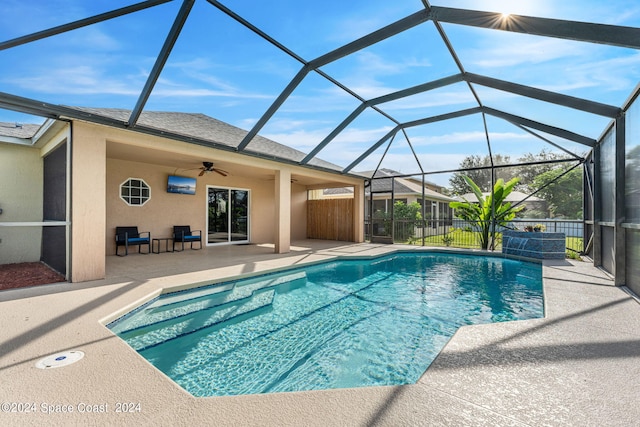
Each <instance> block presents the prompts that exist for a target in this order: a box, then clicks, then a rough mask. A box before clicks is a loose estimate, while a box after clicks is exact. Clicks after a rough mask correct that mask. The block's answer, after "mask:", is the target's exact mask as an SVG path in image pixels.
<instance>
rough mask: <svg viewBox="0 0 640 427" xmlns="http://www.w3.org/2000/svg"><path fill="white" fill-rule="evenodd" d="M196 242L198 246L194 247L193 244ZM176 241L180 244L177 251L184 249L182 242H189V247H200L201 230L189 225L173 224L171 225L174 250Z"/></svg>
mask: <svg viewBox="0 0 640 427" xmlns="http://www.w3.org/2000/svg"><path fill="white" fill-rule="evenodd" d="M195 242H198V243H199V244H200V247H198V248H194V247H193V244H194V243H195ZM176 243H181V244H182V249H180V250H178V251H177V252H182V251H183V250H184V244H185V243H190V244H191V249H202V232H201V231H200V230H191V227H190V226H188V225H174V226H173V250H174V251H175V250H176Z"/></svg>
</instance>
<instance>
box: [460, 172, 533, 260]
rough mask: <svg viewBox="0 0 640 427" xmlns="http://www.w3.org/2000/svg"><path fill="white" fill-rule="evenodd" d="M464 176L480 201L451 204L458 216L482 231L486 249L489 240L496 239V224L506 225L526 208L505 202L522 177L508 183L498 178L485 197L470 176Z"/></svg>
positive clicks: (482, 244)
mask: <svg viewBox="0 0 640 427" xmlns="http://www.w3.org/2000/svg"><path fill="white" fill-rule="evenodd" d="M463 178H464V180H465V181H466V182H467V184H468V185H469V187H471V189H472V190H473V193H474V194H475V196H476V198H477V199H478V202H477V203H476V202H470V201H468V200H466V199H464V202H451V203H449V206H451V207H452V208H454V209H456V215H457V216H458V217H460V218H462V219H464V220H465V221H469V222H471V223H474V224H475V226H476V227H477V229H478V230H479V231H480V246H481V247H482V249H485V250H486V249H487V248H488V247H489V241H490V240H491V241H493V239H494V236H495V226H496V225H506V224H507V223H508V222H509V221H511V220H512V219H513V218H514V217H515V216H516V213H518V212H520V211H521V210H522V209H523V208H524V206H516V207H513V206H511V203H509V202H505V199H506V198H507V196H508V195H509V194H510V193H511V192H512V191H513V188H514V187H515V185H516V184H517V183H518V181H520V179H519V178H513V179H511V180H510V181H509V182H507V183H505V182H504V180H503V179H499V180H497V181H496V183H495V185H494V186H493V191H492V192H491V193H490V194H489V195H488V196H487V197H485V196H484V195H483V194H482V191H481V190H480V187H478V186H477V185H476V183H475V182H473V180H472V179H471V178H469V177H468V176H464V177H463Z"/></svg>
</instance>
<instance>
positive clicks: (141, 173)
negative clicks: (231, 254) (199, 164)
mask: <svg viewBox="0 0 640 427" xmlns="http://www.w3.org/2000/svg"><path fill="white" fill-rule="evenodd" d="M174 172H175V168H170V167H166V166H160V165H151V164H147V163H140V162H131V161H126V160H119V159H107V193H106V199H107V210H106V212H107V222H106V228H105V233H106V253H107V255H114V254H115V253H116V246H115V229H116V227H117V226H131V225H135V226H137V227H138V230H139V231H149V232H150V233H151V237H152V238H154V237H170V236H171V234H172V229H173V226H174V225H189V226H191V229H192V230H201V231H202V235H203V236H204V235H205V232H206V226H207V224H206V221H207V186H215V187H220V188H240V189H247V190H249V191H250V201H249V206H250V230H249V236H250V240H251V242H252V243H265V242H272V241H273V239H274V227H273V223H274V221H275V209H274V206H273V199H274V187H273V182H269V181H264V180H257V179H250V178H245V177H241V176H234V177H233V178H231V177H223V176H221V175H218V174H215V173H213V174H207V175H204V176H202V177H198V178H197V184H196V194H195V195H185V194H174V193H167V177H168V176H169V175H173V174H174ZM178 175H180V172H178ZM183 175H185V176H194V175H197V174H196V171H191V172H188V173H183ZM129 178H139V179H142V180H144V181H145V182H146V183H147V185H148V186H149V187H150V188H151V197H150V199H149V201H147V202H146V203H145V204H144V205H142V206H129V205H128V204H127V203H126V202H125V201H124V200H122V198H120V185H121V184H122V183H123V182H125V181H127V180H128V179H129ZM295 209H298V210H301V209H304V206H296V208H295ZM205 244H206V243H205ZM135 250H136V249H134V251H135Z"/></svg>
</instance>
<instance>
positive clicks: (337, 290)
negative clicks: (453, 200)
mask: <svg viewBox="0 0 640 427" xmlns="http://www.w3.org/2000/svg"><path fill="white" fill-rule="evenodd" d="M542 316H543V299H542V266H541V265H540V264H537V263H529V262H523V261H517V260H512V259H507V258H500V257H486V256H474V255H459V254H445V253H433V252H421V253H417V252H408V253H397V254H393V255H387V256H384V257H381V258H375V259H367V260H361V259H360V260H339V261H331V262H326V263H322V264H316V265H312V266H308V267H304V268H295V269H290V270H286V271H280V272H278V273H273V274H266V275H261V276H258V277H253V278H249V279H243V280H238V281H229V282H225V283H221V284H216V285H212V286H207V287H202V288H197V289H193V290H189V291H181V292H176V293H168V294H164V295H161V296H160V297H158V298H156V299H154V300H153V301H150V302H149V303H147V304H145V305H144V306H142V307H140V308H138V309H136V310H134V311H133V312H131V313H129V314H127V315H126V316H123V317H122V318H120V319H118V320H116V321H115V322H112V323H111V324H109V325H108V327H109V328H110V329H111V330H112V331H113V332H114V333H116V334H117V335H118V336H120V337H121V338H122V339H124V340H125V341H126V342H127V343H128V344H129V345H130V346H131V347H133V348H134V349H136V350H137V351H138V352H139V353H140V354H141V355H142V356H143V357H145V358H146V359H147V360H148V361H149V362H151V363H152V364H153V365H154V366H156V367H157V368H158V369H159V370H161V371H162V372H164V373H165V374H166V375H167V376H169V377H170V378H172V379H173V380H174V381H175V382H176V383H178V384H179V385H180V386H182V387H183V388H184V389H185V390H187V391H188V392H190V393H191V394H193V395H194V396H199V397H204V396H223V395H241V394H257V393H272V392H285V391H301V390H316V389H331V388H345V387H362V386H377V385H400V384H411V383H415V382H416V381H417V380H418V379H419V378H420V376H421V375H422V374H423V373H424V371H425V370H426V369H427V368H428V366H429V365H430V364H431V362H432V361H433V360H434V359H435V357H436V356H437V355H438V353H439V352H440V350H441V349H442V348H443V347H444V345H445V344H446V343H447V341H448V340H449V339H450V338H451V336H452V335H453V334H454V333H455V331H456V330H457V329H458V328H459V327H461V326H464V325H470V324H479V323H490V322H503V321H510V320H523V319H532V318H538V317H542Z"/></svg>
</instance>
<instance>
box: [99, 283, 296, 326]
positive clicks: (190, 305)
mask: <svg viewBox="0 0 640 427" xmlns="http://www.w3.org/2000/svg"><path fill="white" fill-rule="evenodd" d="M306 280H307V275H306V273H305V272H297V273H293V274H286V275H279V276H273V277H271V276H266V277H265V276H261V277H258V278H255V279H253V280H251V281H249V282H248V283H246V284H244V283H243V284H239V283H236V282H234V283H232V284H228V285H224V287H223V286H221V287H219V288H207V289H202V290H194V291H189V292H180V293H177V294H175V295H174V294H167V295H166V296H164V295H163V296H161V297H160V298H159V299H158V301H156V302H154V303H153V304H151V305H150V306H149V307H147V308H145V309H144V310H142V311H140V312H139V313H136V315H134V316H131V317H129V318H125V319H123V320H122V321H120V322H118V323H116V324H115V325H113V327H111V330H113V332H115V333H117V334H122V333H126V332H128V331H131V330H134V329H138V328H141V327H144V326H147V325H153V324H156V323H158V322H161V321H164V320H171V319H174V318H177V317H182V316H186V315H188V314H190V313H196V312H198V311H201V310H206V309H210V308H215V307H219V306H222V305H224V304H227V303H230V302H233V301H236V300H242V299H244V298H247V297H250V296H251V295H252V294H253V293H254V292H255V291H258V290H261V289H271V288H275V287H282V286H283V285H285V284H288V285H289V286H294V285H304V284H306ZM194 295H195V296H194Z"/></svg>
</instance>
